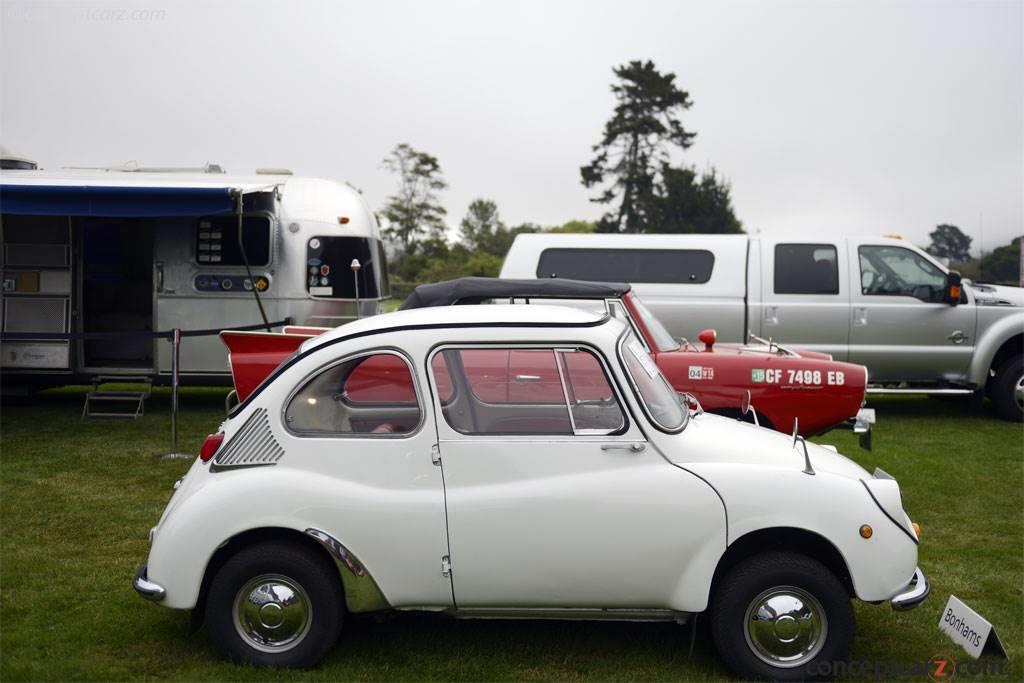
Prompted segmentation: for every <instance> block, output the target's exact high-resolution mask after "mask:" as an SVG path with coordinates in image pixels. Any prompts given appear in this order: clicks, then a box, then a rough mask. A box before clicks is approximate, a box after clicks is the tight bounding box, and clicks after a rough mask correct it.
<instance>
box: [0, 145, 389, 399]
mask: <svg viewBox="0 0 1024 683" xmlns="http://www.w3.org/2000/svg"><path fill="white" fill-rule="evenodd" d="M0 210H2V217H0V232H2V238H0V242H2V258H3V276H2V280H3V299H2V311H0V320H2V333H3V346H2V350H0V356H2V361H0V366H2V370H3V375H4V377H3V381H4V385H5V391H9V390H11V389H13V388H15V387H17V386H19V385H20V386H37V387H38V386H53V385H60V384H67V383H72V382H80V381H88V380H89V379H92V378H95V377H97V376H101V375H102V376H111V375H113V376H118V375H124V376H128V375H131V376H141V377H146V378H149V379H151V380H152V381H154V382H157V383H162V382H165V381H167V379H168V378H169V375H170V372H171V356H172V353H171V345H170V344H169V343H167V341H166V340H165V339H162V338H156V337H154V336H153V335H152V333H153V332H155V331H164V330H171V329H174V328H179V329H182V330H186V331H188V330H206V329H209V330H219V329H224V328H231V327H240V326H246V325H254V324H263V323H264V322H279V321H283V320H286V319H287V320H289V321H290V322H292V323H294V324H299V325H318V326H328V327H333V326H336V325H339V324H341V323H343V322H346V321H348V320H351V319H353V318H355V317H357V316H365V315H372V314H374V313H377V312H378V310H379V307H380V305H381V301H382V300H383V299H384V298H386V297H387V296H388V282H387V266H386V263H385V256H384V247H383V245H382V243H381V241H380V235H379V229H378V226H377V223H376V221H375V219H374V216H373V213H372V212H371V211H370V210H369V208H368V207H367V205H366V202H365V201H364V200H363V199H362V197H361V196H360V195H359V193H358V192H357V191H355V190H354V189H352V188H351V187H350V186H348V185H347V184H345V183H341V182H336V181H332V180H321V179H314V178H303V177H298V176H294V175H291V173H290V172H288V171H283V170H276V169H272V170H261V171H257V172H256V173H255V174H253V175H249V176H235V175H228V174H225V173H224V172H223V171H221V169H220V168H219V167H217V166H209V165H208V166H206V167H205V168H200V169H141V168H117V169H73V170H59V171H46V170H36V169H32V168H30V167H24V166H19V167H15V168H8V169H4V170H2V171H0ZM261 309H262V310H261ZM179 370H180V375H181V378H182V381H192V382H204V383H220V382H221V381H223V382H229V381H230V376H229V371H228V364H227V354H226V352H225V348H224V346H223V345H222V344H221V341H220V339H219V338H218V337H217V336H216V334H212V335H208V336H188V335H185V336H184V337H183V338H182V341H181V346H180V363H179Z"/></svg>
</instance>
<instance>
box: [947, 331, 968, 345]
mask: <svg viewBox="0 0 1024 683" xmlns="http://www.w3.org/2000/svg"><path fill="white" fill-rule="evenodd" d="M946 339H948V340H949V341H951V342H953V343H954V344H963V343H964V342H965V341H967V335H966V334H964V331H963V330H953V334H951V335H949V336H948V337H946Z"/></svg>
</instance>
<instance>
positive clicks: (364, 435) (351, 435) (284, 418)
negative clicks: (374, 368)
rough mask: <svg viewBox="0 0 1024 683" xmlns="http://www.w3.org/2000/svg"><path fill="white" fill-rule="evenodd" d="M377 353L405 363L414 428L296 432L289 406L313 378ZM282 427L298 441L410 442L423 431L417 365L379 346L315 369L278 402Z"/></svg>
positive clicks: (394, 350) (423, 406)
mask: <svg viewBox="0 0 1024 683" xmlns="http://www.w3.org/2000/svg"><path fill="white" fill-rule="evenodd" d="M380 354H386V355H391V356H397V357H398V358H400V359H401V360H402V362H404V363H405V366H406V368H407V369H408V370H409V377H410V378H411V379H412V389H413V393H414V394H415V395H416V407H417V408H418V409H419V416H420V417H419V421H417V423H416V428H415V429H412V430H410V431H408V432H403V433H401V434H398V433H386V432H385V433H379V434H373V433H371V432H324V433H316V434H310V433H302V432H296V431H295V430H293V429H292V428H291V427H289V425H288V406H290V405H291V403H292V401H293V400H294V399H295V397H296V395H297V394H298V393H299V392H300V391H301V390H302V388H303V387H305V386H306V385H307V384H308V383H309V382H310V381H311V380H312V379H313V377H315V376H318V375H320V374H321V373H323V372H328V371H329V370H331V369H332V368H334V367H336V366H338V365H341V364H343V363H347V362H349V361H352V360H356V359H357V358H365V357H368V356H377V355H380ZM279 417H280V420H281V427H282V429H284V431H285V432H286V433H287V434H288V435H289V436H293V437H295V438H297V439H411V438H412V437H414V436H416V435H418V434H419V433H420V432H421V431H422V430H423V425H424V424H426V421H427V415H426V404H425V403H424V402H423V392H422V391H421V390H420V385H419V380H418V379H417V377H416V366H415V364H414V363H413V361H412V359H411V358H410V357H409V356H408V354H406V353H405V352H404V351H402V350H401V349H398V348H395V347H393V346H382V347H378V348H374V349H366V350H363V351H358V352H356V353H352V354H349V355H347V356H342V357H341V358H335V359H333V360H331V361H329V362H327V363H324V364H322V365H319V366H317V367H316V368H315V369H314V370H312V371H310V372H309V373H307V374H305V375H304V376H303V377H302V379H301V380H299V381H298V382H296V383H295V386H293V387H292V389H291V390H290V391H289V392H288V395H287V397H286V398H285V400H284V401H283V402H282V403H281V412H280V416H279Z"/></svg>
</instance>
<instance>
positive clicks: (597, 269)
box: [536, 248, 715, 285]
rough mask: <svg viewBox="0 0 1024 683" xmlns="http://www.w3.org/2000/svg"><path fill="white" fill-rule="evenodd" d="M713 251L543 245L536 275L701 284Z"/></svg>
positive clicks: (711, 265)
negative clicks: (548, 246)
mask: <svg viewBox="0 0 1024 683" xmlns="http://www.w3.org/2000/svg"><path fill="white" fill-rule="evenodd" d="M714 267H715V255H714V254H712V253H711V252H710V251H708V250H706V249H616V250H611V249H578V248H572V249H558V248H556V249H545V250H544V251H543V252H542V253H541V255H540V259H539V260H538V262H537V273H536V274H537V277H541V278H546V277H560V278H568V279H572V280H596V281H598V282H610V281H615V282H650V283H665V284H689V285H702V284H705V283H706V282H707V281H708V280H710V279H711V272H712V270H713V269H714Z"/></svg>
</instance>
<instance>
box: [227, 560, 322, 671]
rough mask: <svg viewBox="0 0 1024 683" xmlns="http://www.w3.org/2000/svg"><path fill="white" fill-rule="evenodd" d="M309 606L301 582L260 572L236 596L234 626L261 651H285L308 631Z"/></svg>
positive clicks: (239, 633) (246, 640)
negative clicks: (260, 573)
mask: <svg viewBox="0 0 1024 683" xmlns="http://www.w3.org/2000/svg"><path fill="white" fill-rule="evenodd" d="M312 612H313V610H312V606H311V605H310V602H309V596H308V595H306V591H305V590H303V588H302V586H300V585H299V584H298V582H296V581H294V580H293V579H290V578H288V577H287V576H282V575H280V574H262V575H260V576H257V577H256V578H254V579H252V580H250V581H249V582H248V583H246V584H245V585H244V586H242V588H241V589H240V590H239V591H238V594H237V595H236V596H235V609H234V618H235V630H236V631H238V635H240V636H241V637H242V640H244V641H245V642H246V643H247V644H248V645H249V646H250V647H253V648H255V649H257V650H260V651H261V652H284V651H285V650H290V649H292V648H293V647H295V646H297V645H298V644H299V643H301V642H302V640H303V639H304V638H305V637H306V634H307V633H309V626H310V623H311V622H312V616H313V614H312Z"/></svg>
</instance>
